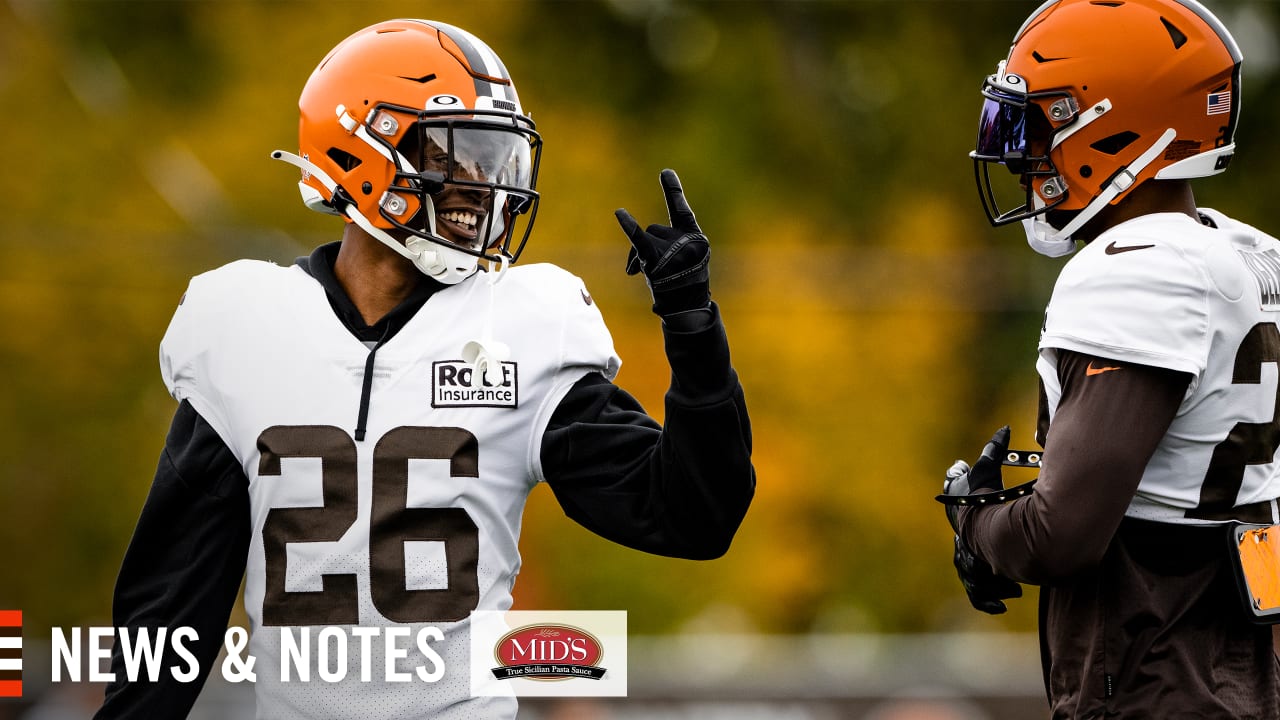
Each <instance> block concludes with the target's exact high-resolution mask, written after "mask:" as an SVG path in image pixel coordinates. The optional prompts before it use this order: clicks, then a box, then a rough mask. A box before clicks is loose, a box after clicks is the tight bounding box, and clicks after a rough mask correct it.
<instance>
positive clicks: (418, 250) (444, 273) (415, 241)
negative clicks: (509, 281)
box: [271, 150, 480, 285]
mask: <svg viewBox="0 0 1280 720" xmlns="http://www.w3.org/2000/svg"><path fill="white" fill-rule="evenodd" d="M271 157H272V158H274V159H276V160H283V161H284V162H287V163H289V164H290V165H293V166H295V167H297V168H299V169H301V170H302V171H303V172H307V173H310V174H311V176H312V177H314V178H315V179H316V180H318V181H320V184H321V185H324V187H325V189H326V190H328V191H329V193H330V197H333V196H335V195H337V194H338V190H339V185H338V184H337V183H336V182H334V180H333V178H331V177H329V175H328V173H326V172H325V171H324V170H322V169H320V168H319V167H318V166H316V164H315V163H313V162H311V161H310V160H307V159H306V158H302V157H298V156H297V155H294V154H293V153H288V152H285V151H283V150H276V151H275V152H273V153H271ZM343 194H345V193H343ZM426 203H427V204H426V206H425V207H424V208H423V210H424V211H425V212H427V214H428V216H429V217H430V218H433V219H434V217H435V207H434V206H433V205H432V204H431V198H426ZM344 205H345V206H344V207H343V208H342V213H343V214H344V215H345V216H346V217H348V218H350V219H351V221H352V222H354V223H355V224H356V225H357V226H358V227H359V228H360V229H361V230H364V231H365V232H366V233H368V234H369V235H371V236H373V237H374V238H376V239H377V240H378V241H380V242H381V243H382V244H383V245H386V246H387V247H389V248H391V249H392V250H394V251H396V252H397V253H399V254H400V255H402V256H404V257H405V258H407V259H408V260H409V261H411V262H412V263H413V265H414V267H416V268H418V270H419V271H421V272H422V273H423V274H424V275H426V276H427V277H429V278H432V279H434V280H437V281H439V282H441V283H444V284H445V285H456V284H458V283H460V282H462V281H463V280H466V279H467V278H469V277H471V276H472V275H473V274H475V272H476V270H477V269H478V268H479V260H480V259H479V258H478V257H476V256H474V255H469V254H467V253H464V252H462V251H461V250H455V249H453V248H450V247H447V246H445V245H442V244H440V243H436V242H432V241H431V240H428V239H427V238H423V237H418V236H416V235H415V236H412V237H410V238H409V239H408V240H406V241H405V242H404V243H403V244H401V243H400V242H399V241H398V240H396V239H395V238H394V237H392V236H391V234H390V233H388V232H387V231H386V230H383V229H382V228H380V227H377V226H375V225H374V224H373V222H371V221H370V220H369V218H367V217H365V216H364V214H363V213H361V212H360V209H359V208H358V207H356V204H355V203H354V202H346V203H344ZM432 224H433V226H434V223H432Z"/></svg>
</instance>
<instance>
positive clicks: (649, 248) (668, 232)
mask: <svg viewBox="0 0 1280 720" xmlns="http://www.w3.org/2000/svg"><path fill="white" fill-rule="evenodd" d="M660 180H661V182H662V191H663V192H664V193H665V194H666V196H667V216H668V218H669V222H670V223H671V224H670V225H658V224H654V225H650V226H649V227H647V228H645V229H644V230H641V229H640V223H638V222H636V220H635V218H633V217H631V213H629V212H627V211H626V210H625V209H622V208H619V209H618V210H617V211H616V212H615V213H614V216H615V217H617V218H618V224H619V225H621V226H622V231H623V232H624V233H626V234H627V239H628V240H630V241H631V252H630V253H628V255H627V274H628V275H635V274H636V273H641V272H643V273H644V277H645V281H646V282H648V284H649V291H650V293H652V295H653V311H654V312H655V313H657V314H658V315H661V316H663V317H666V316H669V315H676V314H678V313H683V312H688V311H690V310H702V309H704V308H707V307H708V306H709V305H710V304H711V274H710V270H709V268H708V263H709V262H710V260H711V245H710V243H708V242H707V236H706V235H703V234H702V230H701V229H700V228H699V227H698V222H697V220H695V219H694V216H693V210H691V209H689V202H688V201H687V200H685V197H684V189H683V188H681V187H680V178H679V177H677V176H676V173H675V171H674V170H663V171H662V175H661V177H660Z"/></svg>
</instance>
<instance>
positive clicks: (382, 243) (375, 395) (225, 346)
mask: <svg viewBox="0 0 1280 720" xmlns="http://www.w3.org/2000/svg"><path fill="white" fill-rule="evenodd" d="M299 106H300V110H301V121H300V125H299V146H300V148H301V149H300V153H299V154H298V155H294V154H292V153H287V152H280V151H277V152H276V153H274V157H276V158H277V159H281V160H284V161H287V162H289V163H291V164H293V165H295V166H297V167H298V168H300V169H301V171H302V180H301V183H300V188H301V191H302V196H303V199H304V201H305V203H306V205H307V206H308V207H310V208H312V209H314V210H318V211H321V212H325V213H331V214H334V215H337V216H340V217H342V218H344V220H345V221H346V225H345V230H344V233H343V235H342V239H341V241H340V242H333V243H331V244H327V245H322V246H320V247H318V248H316V249H315V251H314V252H312V253H311V254H310V256H309V257H303V258H300V259H298V260H297V261H296V262H295V263H294V264H293V265H291V266H285V267H280V266H277V265H275V264H272V263H267V262H258V261H248V260H242V261H239V262H234V263H231V264H229V265H227V266H225V267H222V268H219V269H216V270H213V271H211V272H207V273H205V274H203V275H199V276H197V277H195V278H194V279H192V280H191V282H190V285H189V287H188V289H187V292H186V294H185V296H184V298H183V301H182V302H181V303H180V305H179V307H178V309H177V311H176V312H175V314H174V316H173V319H172V322H171V324H170V326H169V329H168V331H167V333H166V334H165V337H164V340H163V341H162V344H161V348H160V361H161V369H162V373H163V376H164V381H165V384H166V385H167V387H168V388H169V390H170V392H171V393H172V395H173V396H174V398H175V399H177V400H178V401H179V403H180V404H179V406H178V409H177V413H176V415H175V417H174V419H173V423H172V426H171V428H170V431H169V435H168V438H167V440H166V444H165V448H164V451H163V453H162V454H161V456H160V462H159V467H158V470H157V472H156V476H155V480H154V482H153V484H152V487H151V491H150V494H149V496H148V498H147V501H146V504H145V506H144V507H143V509H142V514H141V517H140V519H139V521H138V524H137V528H136V530H135V533H134V536H133V539H132V541H131V542H130V545H129V548H128V551H127V554H126V555H125V558H124V562H123V566H122V568H121V570H120V575H119V579H118V581H117V586H116V593H115V601H114V616H115V624H116V625H117V626H121V627H128V628H134V629H137V628H143V627H151V628H157V627H168V628H174V627H178V626H189V627H192V628H194V629H196V630H197V632H198V635H199V641H198V643H196V644H195V645H194V647H193V654H194V655H195V656H196V658H197V659H198V661H199V670H200V675H199V677H198V678H197V681H196V682H191V683H185V684H184V683H179V682H176V681H173V680H172V679H164V680H162V681H160V682H153V683H149V682H128V681H127V678H126V675H125V672H124V670H123V658H122V655H121V653H120V652H119V651H118V650H117V652H116V653H115V655H114V656H113V663H112V664H113V669H114V670H115V672H116V673H117V676H116V680H115V682H114V683H112V684H111V685H110V686H109V688H108V689H107V694H106V701H105V704H104V705H103V707H102V709H101V710H100V711H99V712H98V715H97V717H99V718H170V717H185V715H186V713H187V711H188V710H189V709H190V708H191V706H192V703H193V702H194V701H195V699H196V696H197V694H198V693H199V690H200V687H201V685H202V683H203V681H204V679H205V677H206V675H207V673H208V671H209V670H210V667H211V666H212V665H213V664H214V660H215V656H216V655H217V654H218V651H219V649H220V648H221V647H222V644H223V635H224V630H225V628H226V625H227V620H228V615H229V613H230V611H231V608H232V605H233V604H234V601H235V598H236V596H237V593H238V590H239V587H240V583H241V578H242V577H243V578H244V579H245V590H244V598H245V609H246V611H247V612H248V615H249V619H250V622H251V629H252V639H251V641H250V646H249V651H250V652H251V653H252V655H253V656H254V657H255V658H256V668H257V671H256V672H257V688H256V693H257V703H258V716H259V717H264V718H353V717H359V718H388V719H390V718H395V719H397V720H403V719H405V718H505V717H512V716H514V714H515V710H516V703H515V700H514V699H513V698H509V697H507V698H472V697H470V670H469V662H468V659H469V655H470V647H469V635H468V631H469V625H468V616H469V614H470V613H471V612H472V611H474V610H506V609H507V608H509V607H510V606H511V591H512V586H513V584H514V582H515V579H516V574H517V572H518V571H519V569H520V554H519V552H518V539H519V534H520V521H521V514H522V511H523V508H524V505H525V500H526V497H527V496H528V494H529V492H530V490H531V489H532V488H533V487H534V486H535V485H536V484H537V483H538V482H540V481H545V482H546V483H547V484H548V485H550V487H551V489H552V491H553V492H554V494H555V497H556V499H557V500H558V501H559V503H560V505H561V507H562V508H563V509H564V512H565V514H566V515H568V516H569V517H570V518H572V519H573V520H575V521H577V522H578V523H580V524H582V525H584V526H585V527H587V528H588V529H590V530H592V531H593V532H595V533H597V534H599V535H601V536H603V537H605V538H608V539H610V540H613V541H615V542H618V543H621V544H623V545H626V546H629V547H632V548H636V549H638V550H642V551H645V552H649V553H657V554H661V555H669V556H673V557H681V558H693V559H710V558H715V557H717V556H720V555H721V554H723V553H724V552H725V551H726V550H727V548H728V547H729V544H730V541H731V539H732V538H733V536H734V533H735V532H736V530H737V528H738V525H739V523H740V522H741V521H742V518H743V516H744V514H745V513H746V510H747V507H748V505H749V503H750V501H751V498H752V494H753V491H754V485H755V475H754V470H753V468H752V465H751V459H750V455H751V432H750V424H749V421H748V417H747V411H746V407H745V405H744V401H743V394H742V387H741V385H740V384H739V382H738V378H737V375H736V374H735V372H734V370H733V368H732V366H731V365H730V360H729V348H728V344H727V341H726V336H725V331H724V326H723V324H722V323H721V320H720V314H719V310H718V309H717V306H716V304H715V303H713V302H711V299H710V293H709V282H708V259H709V248H708V243H707V238H706V236H705V235H703V233H702V231H701V230H700V229H699V227H698V223H697V221H696V220H695V218H694V214H693V212H692V210H690V207H689V204H688V203H687V201H686V200H685V197H684V194H683V191H682V189H681V185H680V181H679V179H678V178H677V177H676V174H675V173H674V172H672V171H670V170H667V171H664V172H663V173H662V174H661V178H660V180H661V186H662V189H663V191H664V192H665V194H666V202H667V208H668V211H669V216H670V220H669V224H668V225H662V224H653V225H648V226H647V227H644V228H642V227H641V226H640V224H639V223H638V222H637V221H636V220H635V219H633V218H632V217H631V215H630V214H628V213H627V211H626V210H618V211H617V219H618V221H619V223H620V224H621V226H622V229H623V231H624V232H625V234H626V235H627V237H628V238H629V239H630V242H631V245H632V249H631V253H630V255H629V257H628V262H627V264H626V272H627V273H628V274H636V273H642V274H643V275H644V277H645V279H646V281H647V283H648V285H649V287H650V289H651V291H652V297H653V310H654V312H655V313H656V314H658V315H659V316H660V317H661V318H662V329H663V336H664V339H665V342H666V352H667V356H668V358H669V361H670V365H671V386H670V389H669V391H668V393H667V395H666V416H665V426H664V425H661V424H659V423H658V422H656V421H655V420H654V419H652V418H651V417H650V416H649V415H647V414H646V412H645V411H644V409H643V408H642V407H641V406H640V404H639V403H638V402H637V401H636V400H635V399H634V398H632V397H631V396H630V395H628V394H627V393H626V392H625V391H624V390H622V389H621V388H619V387H618V386H616V385H614V384H613V382H612V380H613V378H614V376H615V374H616V373H617V372H618V367H619V363H620V360H619V358H618V356H617V355H616V354H615V352H614V348H613V343H612V340H611V338H610V335H609V332H608V330H607V329H606V328H605V324H604V321H603V319H602V317H601V314H600V310H599V308H598V306H597V305H596V304H595V303H594V302H593V300H592V298H591V295H590V294H589V293H588V291H587V289H586V288H585V287H584V286H583V283H582V281H581V280H579V279H578V278H577V277H575V276H574V275H571V274H569V273H568V272H566V271H564V270H561V269H560V268H558V267H555V266H552V265H546V264H534V265H526V266H515V267H511V264H512V263H514V262H515V260H516V258H517V257H518V256H519V255H520V251H521V249H522V248H523V246H524V244H525V241H526V239H527V237H528V234H529V230H530V228H531V226H532V224H533V220H534V216H535V214H536V211H537V206H538V200H539V197H538V193H537V191H536V190H535V183H536V178H537V172H538V160H539V155H540V152H541V149H542V140H541V138H540V137H539V135H538V133H537V132H536V131H535V129H534V124H533V122H532V121H531V120H530V119H529V118H528V116H527V115H526V114H525V113H524V111H523V110H522V108H521V105H520V99H519V97H518V96H517V94H516V90H515V86H514V85H513V84H512V81H511V77H510V75H509V74H508V72H507V69H506V68H505V67H504V65H503V63H502V61H501V60H499V58H498V56H497V55H496V54H495V53H494V52H493V50H491V49H490V48H489V47H488V46H487V45H486V44H485V43H484V42H482V41H481V40H479V39H478V38H476V37H475V36H474V35H472V34H470V33H468V32H466V31H464V30H462V29H459V28H457V27H453V26H450V25H446V24H444V23H440V22H432V21H425V20H394V21H389V22H383V23H380V24H377V25H374V26H371V27H368V28H365V29H363V30H360V31H359V32H357V33H355V34H354V35H352V36H350V37H349V38H347V39H346V40H344V41H342V42H341V43H340V44H338V46H337V47H335V48H334V49H333V50H332V51H331V52H330V53H329V54H328V56H326V57H325V58H324V59H323V61H322V62H321V63H320V65H319V66H318V67H317V68H316V69H315V71H314V72H313V74H312V75H311V77H310V79H309V80H308V81H307V83H306V86H305V87H304V88H303V91H302V95H301V99H300V101H299ZM318 626H364V627H372V628H382V629H385V628H388V627H392V626H397V627H407V628H409V629H410V630H411V631H412V632H411V634H410V635H409V637H410V638H413V637H416V632H417V630H418V629H421V628H425V627H434V628H438V629H440V630H441V631H442V633H443V640H441V641H439V642H435V643H429V644H428V649H429V650H431V651H432V652H434V653H435V654H438V656H439V659H441V660H442V661H443V666H444V669H445V673H444V676H443V677H442V678H440V679H438V680H436V681H434V682H431V683H429V684H428V683H424V682H417V681H411V682H382V679H383V668H384V667H388V668H393V669H394V670H395V671H397V672H405V673H410V676H411V677H412V672H413V670H414V669H415V668H422V669H425V670H426V671H427V672H428V673H433V672H435V671H437V670H438V669H439V667H438V666H439V663H437V662H435V661H434V660H433V658H432V657H431V654H432V653H431V652H426V651H424V650H423V649H421V648H419V647H418V646H416V645H414V644H413V642H412V640H410V641H409V642H407V643H402V645H406V646H405V647H398V648H395V649H393V650H391V651H385V652H384V650H383V647H384V646H383V644H382V643H381V642H375V643H372V644H371V646H372V648H373V651H372V656H371V657H368V656H366V657H365V658H362V657H361V653H360V652H357V651H356V650H354V649H353V650H352V651H351V652H350V653H349V656H348V657H349V661H350V663H351V665H350V667H349V668H344V670H346V673H345V677H343V678H342V679H340V680H338V681H335V682H330V681H320V680H317V679H316V678H315V677H314V673H313V678H312V681H311V682H309V683H307V682H299V681H298V680H297V676H294V679H293V681H292V682H281V677H280V672H279V670H278V668H279V667H280V665H281V654H282V641H281V637H282V636H281V635H280V633H279V632H278V631H279V630H280V629H281V628H295V629H304V628H310V627H318ZM352 640H353V642H354V639H352ZM312 642H313V643H314V642H316V640H315V638H314V637H313V638H312ZM397 652H399V653H400V656H399V657H398V658H397V657H396V653H397ZM314 654H315V653H314V652H312V655H314ZM370 669H372V671H373V672H372V673H371V674H372V681H371V682H370V681H367V679H366V680H362V677H361V676H362V671H364V672H363V674H365V677H366V678H368V676H369V673H368V671H369V670H370ZM313 670H314V669H313ZM330 671H332V668H330Z"/></svg>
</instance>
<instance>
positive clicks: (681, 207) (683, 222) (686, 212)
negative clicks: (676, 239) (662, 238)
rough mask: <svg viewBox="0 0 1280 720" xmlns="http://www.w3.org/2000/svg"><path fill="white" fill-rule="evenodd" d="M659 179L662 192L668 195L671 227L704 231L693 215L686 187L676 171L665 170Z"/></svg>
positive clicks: (686, 230) (668, 213)
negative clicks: (686, 194) (685, 195)
mask: <svg viewBox="0 0 1280 720" xmlns="http://www.w3.org/2000/svg"><path fill="white" fill-rule="evenodd" d="M659 179H660V180H661V182H662V192H663V193H664V194H665V195H666V196H667V217H669V218H671V227H673V228H675V229H677V230H680V231H682V232H702V231H701V230H700V229H698V221H697V220H696V219H694V217H693V210H692V209H690V208H689V201H688V200H686V199H685V197H684V188H683V187H681V186H680V177H679V176H678V175H676V171H675V170H670V169H668V170H663V171H662V175H661V176H660V177H659Z"/></svg>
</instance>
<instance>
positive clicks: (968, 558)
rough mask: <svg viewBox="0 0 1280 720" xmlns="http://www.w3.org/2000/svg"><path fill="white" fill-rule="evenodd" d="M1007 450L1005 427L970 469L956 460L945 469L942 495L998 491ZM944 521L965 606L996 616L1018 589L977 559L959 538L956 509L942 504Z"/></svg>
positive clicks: (1007, 428)
mask: <svg viewBox="0 0 1280 720" xmlns="http://www.w3.org/2000/svg"><path fill="white" fill-rule="evenodd" d="M1008 450H1009V427H1008V426H1007V425H1006V426H1005V427H1002V428H1000V429H999V430H997V431H996V434H995V435H993V436H992V438H991V442H989V443H987V445H986V447H984V448H982V455H981V456H979V457H978V460H977V462H975V463H974V464H973V467H972V468H970V467H969V464H968V463H966V462H965V461H963V460H957V461H955V463H954V464H953V465H952V466H951V467H950V468H948V469H947V479H946V480H945V481H944V482H943V484H942V492H943V493H944V494H946V495H969V494H970V493H973V492H980V491H983V490H990V491H996V492H998V491H1000V490H1003V489H1004V481H1003V480H1002V479H1001V477H1000V466H1001V463H1002V460H1001V458H1003V457H1004V455H1005V454H1006V453H1007V452H1008ZM945 507H946V510H947V521H948V522H950V523H951V529H952V530H954V531H955V532H956V536H955V554H954V555H953V556H952V562H953V563H954V564H955V566H956V573H957V574H958V575H959V576H960V584H961V585H963V586H964V592H965V594H966V595H968V596H969V604H970V605H972V606H973V607H974V608H976V609H978V610H981V611H982V612H984V613H988V614H991V615H999V614H1000V613H1003V612H1004V611H1005V610H1006V609H1007V608H1005V605H1004V602H1002V601H1003V600H1008V599H1010V598H1017V597H1022V586H1021V585H1019V584H1018V583H1016V582H1014V581H1013V580H1010V579H1009V578H1007V577H1004V576H1003V575H997V574H996V572H995V570H993V569H992V568H991V565H990V563H988V562H987V561H986V560H983V559H982V558H980V557H978V556H977V555H976V554H974V552H973V551H972V550H970V549H969V546H967V545H965V543H964V541H963V540H961V539H960V534H959V533H960V525H959V517H960V507H959V506H957V505H946V506H945Z"/></svg>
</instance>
